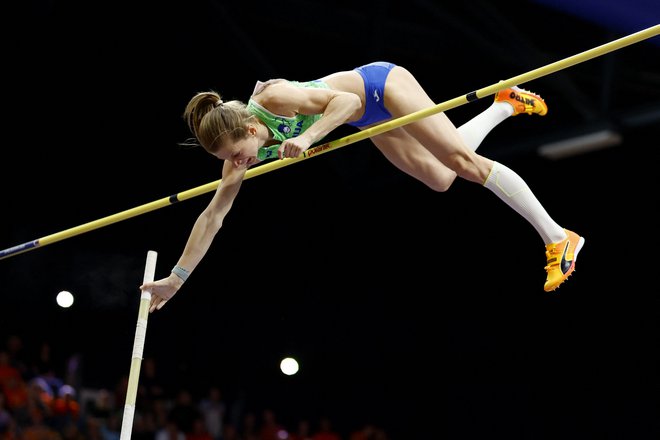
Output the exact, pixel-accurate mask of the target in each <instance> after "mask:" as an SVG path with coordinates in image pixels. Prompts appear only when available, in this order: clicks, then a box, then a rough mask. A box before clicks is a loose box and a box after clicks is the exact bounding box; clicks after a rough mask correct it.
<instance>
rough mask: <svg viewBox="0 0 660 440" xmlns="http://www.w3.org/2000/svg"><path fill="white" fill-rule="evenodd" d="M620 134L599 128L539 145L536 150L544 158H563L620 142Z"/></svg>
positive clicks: (612, 145)
mask: <svg viewBox="0 0 660 440" xmlns="http://www.w3.org/2000/svg"><path fill="white" fill-rule="evenodd" d="M622 139H623V138H622V137H621V134H619V133H617V132H615V131H612V130H599V131H595V132H592V133H586V134H583V135H579V136H574V137H572V138H569V139H564V140H561V141H557V142H551V143H547V144H544V145H541V146H540V147H539V148H538V150H537V152H538V154H539V156H541V157H544V158H546V159H552V160H557V159H564V158H567V157H571V156H577V155H578V154H584V153H590V152H593V151H597V150H602V149H604V148H609V147H614V146H616V145H619V144H621V142H622Z"/></svg>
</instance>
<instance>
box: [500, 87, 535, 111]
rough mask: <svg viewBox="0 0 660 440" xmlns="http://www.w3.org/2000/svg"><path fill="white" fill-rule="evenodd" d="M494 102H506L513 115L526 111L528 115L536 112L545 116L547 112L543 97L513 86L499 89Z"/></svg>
mask: <svg viewBox="0 0 660 440" xmlns="http://www.w3.org/2000/svg"><path fill="white" fill-rule="evenodd" d="M495 102H508V103H509V104H511V106H512V107H513V115H512V116H516V115H519V114H520V113H527V114H528V115H533V114H537V115H539V116H545V115H546V114H547V113H548V106H547V105H546V103H545V101H544V100H543V98H541V97H540V96H539V95H537V94H536V93H533V92H530V91H529V90H524V89H521V88H520V87H518V86H513V87H510V88H508V89H504V90H500V91H499V92H497V93H496V94H495Z"/></svg>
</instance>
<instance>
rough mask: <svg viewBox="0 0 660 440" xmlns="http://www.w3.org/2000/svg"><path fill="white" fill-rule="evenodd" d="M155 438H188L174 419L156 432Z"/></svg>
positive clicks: (160, 439) (176, 439)
mask: <svg viewBox="0 0 660 440" xmlns="http://www.w3.org/2000/svg"><path fill="white" fill-rule="evenodd" d="M154 440H186V435H185V434H184V433H183V431H181V430H180V429H179V427H178V426H177V424H176V423H175V422H174V421H172V420H170V421H168V422H167V423H165V426H163V427H162V428H160V429H159V430H158V431H157V432H156V437H155V439H154Z"/></svg>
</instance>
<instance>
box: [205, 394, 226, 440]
mask: <svg viewBox="0 0 660 440" xmlns="http://www.w3.org/2000/svg"><path fill="white" fill-rule="evenodd" d="M199 410H200V412H201V413H202V417H203V418H204V424H205V425H206V429H207V430H208V432H209V434H211V437H213V440H222V433H223V426H222V425H223V423H224V420H225V411H226V405H225V402H224V401H223V400H222V393H221V392H220V388H218V387H217V386H212V387H211V388H209V391H208V395H207V396H206V397H205V398H203V399H202V400H201V401H200V402H199Z"/></svg>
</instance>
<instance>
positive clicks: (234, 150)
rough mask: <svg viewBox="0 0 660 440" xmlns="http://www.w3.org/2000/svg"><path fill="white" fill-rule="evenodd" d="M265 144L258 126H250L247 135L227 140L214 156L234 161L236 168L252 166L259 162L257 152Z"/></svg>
mask: <svg viewBox="0 0 660 440" xmlns="http://www.w3.org/2000/svg"><path fill="white" fill-rule="evenodd" d="M263 144H264V142H263V141H261V140H260V139H259V137H258V136H257V130H256V128H255V127H252V126H249V127H248V134H247V137H244V138H243V139H239V140H237V141H231V140H228V141H225V142H224V143H223V145H222V147H221V148H220V149H219V150H218V152H217V153H216V154H214V156H215V157H217V158H218V159H221V160H227V161H230V162H232V163H233V164H234V167H236V168H239V167H244V166H250V165H253V164H255V163H256V162H258V160H257V152H258V150H259V147H261V146H263Z"/></svg>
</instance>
